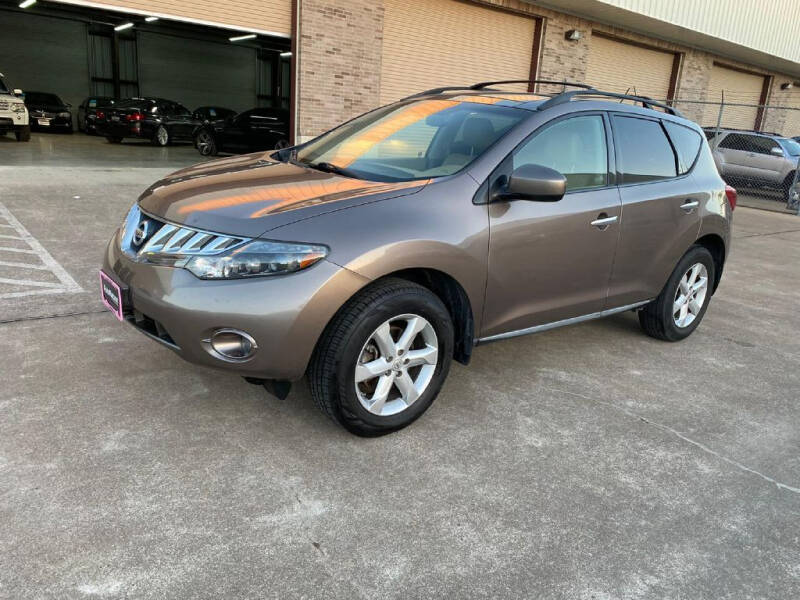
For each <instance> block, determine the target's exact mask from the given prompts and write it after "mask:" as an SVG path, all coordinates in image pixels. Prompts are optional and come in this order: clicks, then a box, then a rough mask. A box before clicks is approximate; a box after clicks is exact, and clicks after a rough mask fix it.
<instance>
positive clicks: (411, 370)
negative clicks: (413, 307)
mask: <svg viewBox="0 0 800 600" xmlns="http://www.w3.org/2000/svg"><path fill="white" fill-rule="evenodd" d="M438 360H439V340H438V338H437V337H436V331H435V330H434V329H433V326H432V325H431V324H430V323H429V322H428V320H427V319H425V318H424V317H421V316H419V315H415V314H404V315H399V316H397V317H393V318H391V319H389V320H388V321H385V322H384V323H382V324H381V325H380V326H379V327H378V328H377V329H376V330H375V331H374V332H373V333H372V335H370V337H369V339H367V341H366V343H365V344H364V346H363V347H362V349H361V353H360V354H359V358H358V362H357V364H356V367H355V387H356V396H357V397H358V400H359V402H360V403H361V405H362V406H363V407H364V408H365V409H366V410H367V411H369V412H370V413H372V414H375V415H379V416H389V415H395V414H397V413H400V412H402V411H404V410H406V409H407V408H408V407H409V406H411V405H412V404H414V402H416V400H417V399H418V398H419V397H420V396H421V395H422V394H423V393H424V392H425V390H426V389H427V388H428V385H429V384H430V382H431V379H433V374H434V372H435V371H436V364H437V362H438Z"/></svg>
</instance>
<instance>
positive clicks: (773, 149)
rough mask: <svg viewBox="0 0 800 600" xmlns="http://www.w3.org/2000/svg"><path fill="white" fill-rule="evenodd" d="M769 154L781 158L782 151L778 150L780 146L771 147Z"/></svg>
mask: <svg viewBox="0 0 800 600" xmlns="http://www.w3.org/2000/svg"><path fill="white" fill-rule="evenodd" d="M769 153H770V154H773V155H774V156H780V157H783V150H781V149H780V146H773V147H772V148H770V150H769Z"/></svg>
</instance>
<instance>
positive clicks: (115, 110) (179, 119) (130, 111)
mask: <svg viewBox="0 0 800 600" xmlns="http://www.w3.org/2000/svg"><path fill="white" fill-rule="evenodd" d="M105 116H106V119H105V121H104V122H99V123H98V124H97V132H98V133H99V134H101V135H104V136H106V139H108V141H109V142H111V143H112V144H119V143H120V142H122V140H123V139H124V138H140V139H146V140H150V141H151V142H152V143H153V144H154V145H156V146H166V145H168V144H171V143H172V142H180V141H185V142H190V141H192V139H193V137H192V134H193V133H194V130H195V128H196V127H197V126H198V125H199V122H198V121H196V120H195V119H194V117H193V116H192V113H191V112H189V110H188V109H187V108H186V107H185V106H183V105H181V104H178V103H177V102H174V101H172V100H166V99H164V98H128V99H127V100H121V101H119V102H118V103H117V104H116V105H115V106H113V107H111V108H109V109H108V110H107V111H106V115H105Z"/></svg>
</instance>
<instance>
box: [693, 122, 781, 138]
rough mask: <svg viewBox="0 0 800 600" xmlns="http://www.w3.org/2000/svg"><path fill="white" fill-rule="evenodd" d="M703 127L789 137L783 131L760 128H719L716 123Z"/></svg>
mask: <svg viewBox="0 0 800 600" xmlns="http://www.w3.org/2000/svg"><path fill="white" fill-rule="evenodd" d="M702 129H711V130H713V131H716V130H717V129H719V130H720V131H738V132H742V133H760V134H761V135H772V136H775V137H781V138H782V137H787V136H785V135H783V134H782V133H776V132H775V131H761V130H760V129H739V128H738V127H719V128H718V127H717V126H716V125H706V126H705V127H702Z"/></svg>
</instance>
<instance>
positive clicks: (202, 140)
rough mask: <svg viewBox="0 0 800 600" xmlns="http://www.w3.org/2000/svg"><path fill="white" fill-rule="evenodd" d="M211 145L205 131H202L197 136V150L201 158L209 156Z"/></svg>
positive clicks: (209, 137) (211, 142)
mask: <svg viewBox="0 0 800 600" xmlns="http://www.w3.org/2000/svg"><path fill="white" fill-rule="evenodd" d="M212 144H213V140H212V139H211V135H210V134H209V133H208V132H207V131H203V132H201V133H200V134H199V135H198V136H197V149H198V150H200V154H202V155H203V156H208V155H209V154H211V147H212Z"/></svg>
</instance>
